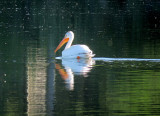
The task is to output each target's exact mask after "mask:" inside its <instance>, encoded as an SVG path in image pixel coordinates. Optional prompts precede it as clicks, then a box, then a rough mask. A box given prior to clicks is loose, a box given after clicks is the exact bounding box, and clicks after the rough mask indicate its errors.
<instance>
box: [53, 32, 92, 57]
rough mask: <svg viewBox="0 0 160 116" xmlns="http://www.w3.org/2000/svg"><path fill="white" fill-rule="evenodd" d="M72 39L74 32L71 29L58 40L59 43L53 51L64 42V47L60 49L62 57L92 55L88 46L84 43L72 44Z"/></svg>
mask: <svg viewBox="0 0 160 116" xmlns="http://www.w3.org/2000/svg"><path fill="white" fill-rule="evenodd" d="M73 39H74V33H73V32H72V31H69V32H67V33H66V34H65V37H64V38H63V40H62V41H61V42H60V44H59V45H58V46H57V48H56V50H55V51H54V52H55V53H56V52H57V50H59V49H60V48H61V47H62V46H63V45H64V44H65V43H66V42H68V43H67V45H66V47H65V49H64V50H63V51H62V58H77V59H80V58H91V57H93V56H94V54H92V51H91V50H90V49H89V48H88V46H86V45H79V44H78V45H72V46H71V44H72V42H73Z"/></svg>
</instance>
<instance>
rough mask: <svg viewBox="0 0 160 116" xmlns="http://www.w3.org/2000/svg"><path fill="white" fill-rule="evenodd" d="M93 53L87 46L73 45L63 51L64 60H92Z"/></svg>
mask: <svg viewBox="0 0 160 116" xmlns="http://www.w3.org/2000/svg"><path fill="white" fill-rule="evenodd" d="M93 56H94V54H92V51H91V50H90V49H89V48H88V46H86V45H73V46H71V47H69V48H67V49H64V50H63V51H62V58H77V57H79V58H90V57H93Z"/></svg>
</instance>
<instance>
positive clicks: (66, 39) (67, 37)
mask: <svg viewBox="0 0 160 116" xmlns="http://www.w3.org/2000/svg"><path fill="white" fill-rule="evenodd" d="M73 39H74V33H73V32H72V31H68V32H67V33H66V34H65V36H64V38H63V40H62V41H61V42H60V44H59V45H58V46H57V48H56V50H55V51H54V52H55V53H56V52H57V50H59V49H60V48H61V47H62V46H63V45H64V44H65V43H66V42H68V44H67V45H66V47H65V49H66V48H69V47H70V46H71V44H72V41H73Z"/></svg>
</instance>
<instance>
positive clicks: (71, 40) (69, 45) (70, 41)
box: [65, 36, 74, 49]
mask: <svg viewBox="0 0 160 116" xmlns="http://www.w3.org/2000/svg"><path fill="white" fill-rule="evenodd" d="M73 39H74V36H72V37H70V38H69V41H68V43H67V45H66V47H65V49H68V48H70V47H71V45H72V42H73Z"/></svg>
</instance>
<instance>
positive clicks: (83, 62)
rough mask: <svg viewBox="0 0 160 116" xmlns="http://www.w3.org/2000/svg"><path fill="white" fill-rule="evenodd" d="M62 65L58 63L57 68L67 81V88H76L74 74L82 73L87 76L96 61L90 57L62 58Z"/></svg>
mask: <svg viewBox="0 0 160 116" xmlns="http://www.w3.org/2000/svg"><path fill="white" fill-rule="evenodd" d="M61 60H62V66H61V65H60V64H58V63H56V64H55V66H56V69H57V70H58V72H59V74H60V75H61V77H62V79H63V80H64V81H65V83H66V88H67V89H69V90H73V89H74V75H82V76H83V77H87V76H88V75H87V74H88V72H90V71H91V69H92V67H93V65H94V64H95V61H94V60H93V59H92V58H89V59H61Z"/></svg>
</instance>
